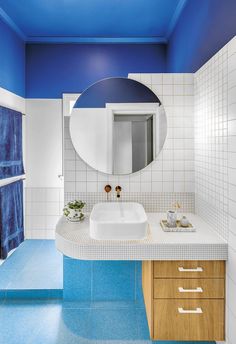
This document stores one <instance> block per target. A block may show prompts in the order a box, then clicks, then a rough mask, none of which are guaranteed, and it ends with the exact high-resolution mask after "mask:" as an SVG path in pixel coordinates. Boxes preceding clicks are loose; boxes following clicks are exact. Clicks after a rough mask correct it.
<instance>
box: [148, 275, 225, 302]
mask: <svg viewBox="0 0 236 344" xmlns="http://www.w3.org/2000/svg"><path fill="white" fill-rule="evenodd" d="M153 295H154V296H153V297H154V298H155V299H168V298H170V299H171V298H172V299H223V298H224V296H225V281H224V279H223V278H218V279H217V278H214V279H200V278H198V279H194V278H190V279H185V278H180V279H171V278H167V279H154V288H153Z"/></svg>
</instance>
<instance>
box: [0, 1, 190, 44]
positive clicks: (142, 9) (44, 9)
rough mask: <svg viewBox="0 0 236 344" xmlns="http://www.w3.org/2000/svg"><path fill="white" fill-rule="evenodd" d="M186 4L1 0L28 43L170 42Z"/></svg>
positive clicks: (1, 10)
mask: <svg viewBox="0 0 236 344" xmlns="http://www.w3.org/2000/svg"><path fill="white" fill-rule="evenodd" d="M186 1H187V0H21V1H19V0H0V16H1V17H2V19H4V20H5V21H6V22H7V23H8V24H9V25H10V26H11V27H12V28H13V29H14V30H15V31H17V32H18V34H20V36H21V37H22V38H23V39H24V40H25V41H27V42H84V43H99V42H100V43H101V42H103V43H166V42H167V41H168V38H169V36H170V34H171V32H172V31H173V28H174V26H175V25H176V23H177V21H178V18H179V16H180V14H181V11H182V10H183V8H184V6H185V4H186Z"/></svg>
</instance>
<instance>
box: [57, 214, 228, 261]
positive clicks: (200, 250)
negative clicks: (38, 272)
mask: <svg viewBox="0 0 236 344" xmlns="http://www.w3.org/2000/svg"><path fill="white" fill-rule="evenodd" d="M147 216H148V222H149V234H148V237H147V238H146V239H143V240H137V241H110V240H109V241H108V240H107V241H97V240H94V239H91V238H90V236H89V219H88V217H87V218H86V220H84V221H83V222H82V223H73V222H68V221H67V220H66V219H65V218H64V217H62V218H61V219H60V220H59V222H58V224H57V227H56V247H57V249H58V250H59V251H61V252H62V253H63V254H64V255H66V256H68V257H71V258H75V259H82V260H227V258H228V244H227V243H226V242H225V241H224V240H223V239H222V238H221V237H219V236H218V234H217V233H216V232H215V231H213V230H212V229H211V227H210V226H209V225H208V224H207V223H205V222H204V221H203V220H202V219H201V218H200V217H199V216H197V215H194V214H187V216H188V218H189V219H190V221H191V222H192V224H193V225H194V226H195V227H196V228H197V231H196V232H193V233H168V232H164V231H163V230H162V228H161V226H160V224H159V223H160V220H161V219H162V218H163V216H164V214H160V213H158V214H157V213H147Z"/></svg>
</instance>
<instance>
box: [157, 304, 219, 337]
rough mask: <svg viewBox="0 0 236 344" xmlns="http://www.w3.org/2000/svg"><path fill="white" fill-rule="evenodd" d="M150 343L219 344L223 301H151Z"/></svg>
mask: <svg viewBox="0 0 236 344" xmlns="http://www.w3.org/2000/svg"><path fill="white" fill-rule="evenodd" d="M191 312H195V313H191ZM153 339H154V340H190V341H191V340H199V341H200V340H202V341H208V340H209V341H211V340H217V341H223V340H224V300H183V299H181V300H155V301H154V338H153Z"/></svg>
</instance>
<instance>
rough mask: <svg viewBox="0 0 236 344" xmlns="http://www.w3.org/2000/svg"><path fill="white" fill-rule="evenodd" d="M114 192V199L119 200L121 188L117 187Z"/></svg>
mask: <svg viewBox="0 0 236 344" xmlns="http://www.w3.org/2000/svg"><path fill="white" fill-rule="evenodd" d="M115 190H116V197H117V198H120V193H121V190H122V188H121V186H120V185H117V186H116V188H115Z"/></svg>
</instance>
